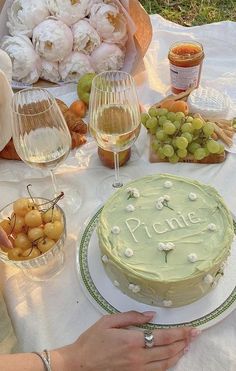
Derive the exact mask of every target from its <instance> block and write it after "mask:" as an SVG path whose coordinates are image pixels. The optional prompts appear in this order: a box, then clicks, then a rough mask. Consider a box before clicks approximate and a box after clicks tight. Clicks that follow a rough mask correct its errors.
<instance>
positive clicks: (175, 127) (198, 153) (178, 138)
mask: <svg viewBox="0 0 236 371" xmlns="http://www.w3.org/2000/svg"><path fill="white" fill-rule="evenodd" d="M141 122H142V124H143V125H144V126H145V127H146V129H147V130H148V132H149V133H150V134H151V135H152V141H151V145H152V150H153V151H154V152H155V153H156V154H157V155H158V158H159V159H160V160H167V161H169V162H171V163H177V162H178V161H184V160H186V159H188V160H190V161H191V159H192V160H196V161H201V160H203V159H204V158H206V157H207V156H209V155H219V154H222V153H224V150H225V149H224V145H223V144H222V143H220V142H218V141H217V140H216V138H217V135H216V133H215V124H214V123H213V122H210V121H205V120H204V119H203V118H201V117H195V116H193V115H188V116H186V115H185V114H184V113H183V112H170V111H168V110H167V109H166V108H155V107H151V108H150V109H149V110H148V112H145V113H142V114H141Z"/></svg>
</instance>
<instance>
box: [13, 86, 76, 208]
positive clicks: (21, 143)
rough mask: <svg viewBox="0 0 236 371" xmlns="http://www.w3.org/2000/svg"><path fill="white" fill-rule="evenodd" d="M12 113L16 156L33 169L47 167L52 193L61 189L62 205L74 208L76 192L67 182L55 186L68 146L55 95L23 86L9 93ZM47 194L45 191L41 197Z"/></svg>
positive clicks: (63, 121)
mask: <svg viewBox="0 0 236 371" xmlns="http://www.w3.org/2000/svg"><path fill="white" fill-rule="evenodd" d="M12 114H13V120H12V122H13V125H12V126H13V128H12V129H13V135H12V136H13V142H14V145H15V149H16V152H17V153H18V155H19V157H20V158H21V159H22V160H23V161H24V162H25V163H26V164H27V165H29V166H31V167H33V168H40V169H47V170H49V172H50V175H51V179H52V184H53V189H54V192H53V193H54V196H58V195H59V193H60V192H63V193H64V199H63V200H62V202H63V207H64V208H65V209H67V210H68V209H73V211H74V210H75V208H76V207H77V208H78V207H79V206H80V204H81V197H80V195H79V193H78V191H77V190H73V188H72V187H71V186H68V185H67V184H60V188H59V187H58V185H57V181H56V178H55V174H54V170H55V169H56V167H58V166H59V165H60V164H61V163H63V162H64V161H65V159H66V158H67V156H68V154H69V152H70V149H71V135H70V132H69V129H68V127H67V124H66V122H65V120H64V117H63V115H62V113H61V111H60V108H59V107H58V105H57V103H56V100H55V98H54V97H53V96H52V95H51V93H49V91H47V90H46V89H43V88H39V87H38V88H29V89H23V90H21V91H19V92H17V93H16V94H14V96H13V101H12ZM51 195H52V192H50V191H49V190H48V191H47V195H44V196H47V197H48V198H49V197H51ZM38 196H39V195H38Z"/></svg>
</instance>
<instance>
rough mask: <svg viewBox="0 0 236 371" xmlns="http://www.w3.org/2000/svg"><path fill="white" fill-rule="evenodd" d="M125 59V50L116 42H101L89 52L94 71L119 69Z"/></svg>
mask: <svg viewBox="0 0 236 371" xmlns="http://www.w3.org/2000/svg"><path fill="white" fill-rule="evenodd" d="M124 60H125V52H124V51H123V50H121V48H119V46H118V45H116V44H108V43H102V44H101V45H100V46H99V47H98V48H97V49H95V50H94V52H93V53H92V54H91V63H92V66H93V68H94V70H95V72H103V71H108V70H120V69H121V68H122V67H123V64H124Z"/></svg>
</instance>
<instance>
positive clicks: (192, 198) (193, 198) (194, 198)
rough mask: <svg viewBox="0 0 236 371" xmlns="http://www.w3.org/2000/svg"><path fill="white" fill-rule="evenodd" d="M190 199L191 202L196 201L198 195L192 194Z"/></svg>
mask: <svg viewBox="0 0 236 371" xmlns="http://www.w3.org/2000/svg"><path fill="white" fill-rule="evenodd" d="M188 198H189V199H190V201H195V200H196V199H197V195H196V193H194V192H190V193H189V195H188Z"/></svg>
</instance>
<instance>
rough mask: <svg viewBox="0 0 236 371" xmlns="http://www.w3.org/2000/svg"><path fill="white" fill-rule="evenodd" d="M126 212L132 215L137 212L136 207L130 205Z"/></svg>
mask: <svg viewBox="0 0 236 371" xmlns="http://www.w3.org/2000/svg"><path fill="white" fill-rule="evenodd" d="M126 210H127V211H128V212H129V213H132V212H133V211H134V210H135V207H134V205H131V204H129V205H127V206H126Z"/></svg>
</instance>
